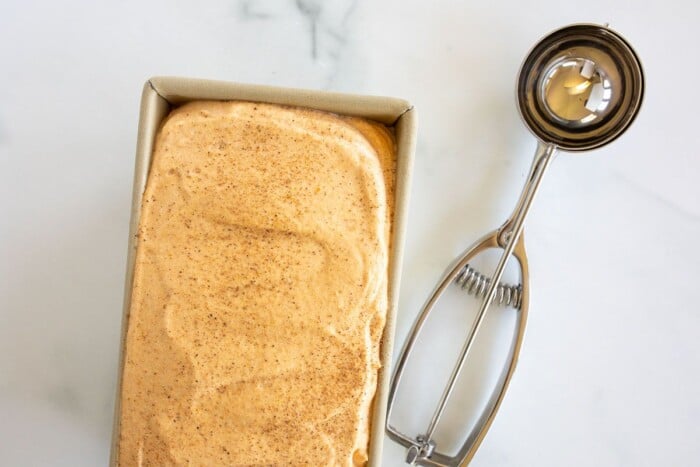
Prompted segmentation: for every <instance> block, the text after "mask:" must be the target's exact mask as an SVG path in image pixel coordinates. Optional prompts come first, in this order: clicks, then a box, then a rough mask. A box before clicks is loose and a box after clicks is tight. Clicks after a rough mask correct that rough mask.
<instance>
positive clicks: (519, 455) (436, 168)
mask: <svg viewBox="0 0 700 467" xmlns="http://www.w3.org/2000/svg"><path fill="white" fill-rule="evenodd" d="M300 4H301V6H300ZM698 19H700V15H699V10H698V7H697V6H696V2H694V1H691V0H688V1H666V2H632V1H616V2H604V1H601V0H591V1H588V2H586V3H585V5H583V4H581V3H580V2H560V1H555V0H541V1H531V2H511V3H510V4H504V3H503V2H483V1H480V2H457V1H440V2H437V1H436V2H425V1H414V0H412V1H386V2H371V1H369V0H358V1H337V2H323V3H322V4H321V3H316V2H313V1H306V2H302V1H300V2H298V3H295V2H294V1H287V0H284V1H282V0H279V1H267V0H265V1H253V0H250V1H243V0H242V1H237V0H227V1H219V0H217V1H211V2H182V1H175V2H173V1H160V2H140V1H120V2H88V1H64V2H53V1H31V0H28V1H19V0H5V1H4V2H3V3H2V4H1V5H0V158H1V159H0V160H1V161H2V171H1V174H2V175H1V177H2V183H0V190H1V196H0V200H1V201H0V203H1V204H0V209H1V211H0V213H1V214H2V217H1V219H2V221H1V223H0V226H1V227H0V239H1V241H0V248H1V251H2V253H1V254H2V256H1V257H2V261H1V262H0V268H1V269H0V414H1V415H0V465H3V466H4V465H7V466H17V465H31V466H35V465H60V466H64V465H65V466H83V465H84V466H94V465H104V464H106V462H107V458H108V449H109V448H108V446H109V438H110V430H111V419H112V403H113V388H114V384H115V377H116V363H117V348H118V335H119V326H120V307H121V297H122V281H123V274H124V254H125V245H126V237H127V222H128V216H129V201H130V196H131V193H130V187H131V177H132V170H133V149H134V144H135V138H136V123H137V117H138V101H139V93H140V89H141V85H142V83H143V82H144V80H145V79H146V78H148V77H149V76H151V75H156V74H158V75H162V74H171V75H183V76H193V77H206V78H218V79H226V80H235V81H242V82H255V83H268V84H275V85H285V86H299V87H310V88H323V89H333V90H338V91H348V92H357V93H371V94H381V95H395V96H399V97H404V98H407V99H409V100H411V101H412V102H414V103H415V105H416V107H417V109H418V111H419V116H420V136H419V144H418V153H417V159H416V166H415V179H414V188H413V194H412V204H411V210H410V219H409V233H408V237H407V249H406V251H407V253H406V257H405V268H404V280H403V287H402V296H401V302H400V315H399V325H398V334H397V339H398V340H399V341H401V340H402V339H403V337H404V336H405V334H406V332H407V330H408V326H409V325H410V323H411V322H412V320H413V317H414V316H415V313H416V311H417V309H418V307H419V306H420V304H421V303H422V301H423V300H424V298H425V297H426V295H427V293H428V292H429V291H430V289H431V288H432V287H433V284H434V282H435V280H436V279H437V278H438V277H439V275H440V274H441V273H442V271H443V268H444V267H445V266H446V264H447V263H449V261H451V259H452V258H453V257H454V256H455V255H456V254H457V253H459V252H460V251H461V250H462V249H464V248H466V247H467V246H468V245H469V244H470V243H471V242H472V241H473V240H475V239H476V238H478V236H480V235H481V234H482V233H484V232H486V231H487V230H489V229H491V228H493V227H496V226H497V225H499V223H500V222H501V221H502V220H503V219H504V218H505V217H506V216H507V214H508V213H509V210H510V208H511V206H512V204H513V203H514V202H515V199H516V196H517V192H518V190H519V189H520V186H521V184H522V182H523V179H524V176H525V174H526V171H527V169H528V166H529V163H530V159H531V152H532V150H533V149H534V142H533V138H532V137H530V136H529V134H528V133H527V131H526V130H525V129H524V128H523V126H522V125H521V124H520V122H519V119H518V117H517V114H516V110H515V105H514V102H513V83H514V79H515V73H516V71H517V69H518V66H519V64H520V61H521V59H522V58H523V56H524V54H525V53H526V52H527V50H528V48H529V47H530V45H531V44H532V43H533V42H534V41H536V40H537V39H538V38H539V37H540V36H541V35H542V34H544V33H546V32H547V31H549V30H551V29H553V28H556V27H559V26H562V25H565V24H567V23H570V22H577V21H593V22H601V23H602V22H610V23H611V25H612V26H613V27H615V28H617V29H618V30H619V31H621V32H622V33H623V34H625V35H626V36H627V38H628V39H629V40H630V41H631V42H632V43H633V44H634V45H635V46H636V48H637V50H638V52H639V54H640V56H641V57H642V59H643V61H644V64H645V67H646V73H647V78H648V88H647V90H648V92H647V97H646V101H645V105H644V108H643V111H642V113H641V115H640V117H639V119H638V120H637V121H636V122H635V124H634V126H633V127H632V128H631V130H630V131H629V133H628V134H626V135H625V136H624V137H623V138H622V139H620V140H619V141H617V142H615V143H614V144H613V145H611V146H609V147H606V148H604V149H602V150H599V151H597V152H596V153H594V154H590V155H575V156H571V155H562V156H559V157H558V158H557V160H556V161H555V164H554V166H553V168H552V170H551V174H550V176H549V177H548V178H547V179H546V180H545V182H544V185H543V187H542V192H541V194H540V196H539V198H538V202H537V205H536V206H535V208H534V210H533V212H532V215H531V217H530V218H529V219H528V223H527V226H526V238H527V242H528V249H529V254H530V259H531V263H530V267H531V274H532V283H531V285H532V302H531V315H530V321H529V327H528V331H527V334H526V340H525V344H524V347H523V351H522V354H521V359H520V365H519V368H518V371H517V373H516V376H515V379H514V381H513V384H512V386H511V389H510V392H509V394H508V395H507V398H506V400H505V402H504V404H503V407H502V409H501V412H500V414H499V416H498V418H497V420H496V422H495V423H494V425H493V428H492V430H491V432H490V433H489V435H488V437H487V438H486V440H485V442H484V444H483V446H482V448H481V450H480V451H479V452H478V454H477V456H476V458H475V459H474V462H473V465H476V466H535V465H537V466H559V465H567V466H591V465H595V466H660V465H668V466H688V465H694V464H697V462H698V459H700V442H699V441H698V440H700V423H698V419H700V376H698V373H699V370H700V339H699V338H698V336H700V331H698V329H699V328H700V313H699V311H700V305H699V303H700V301H699V300H698V284H699V283H700V281H699V280H700V274H698V268H699V267H700V252H699V250H698V249H697V248H696V247H695V244H694V243H695V241H696V240H697V239H698V237H700V188H699V185H698V178H699V177H700V158H699V157H698V153H697V148H698V147H700V131H698V128H697V121H698V116H697V109H698V108H699V107H700V106H699V104H700V103H699V102H698V93H697V90H696V89H695V79H696V77H697V76H700V66H699V65H698V61H697V60H696V59H695V57H696V56H697V53H698V50H697V48H698V46H699V45H700V32H699V31H700V30H699V29H698V28H697V22H698ZM684 78H686V79H687V81H688V84H687V85H686V86H683V83H682V82H680V80H681V79H684ZM460 326H463V327H464V328H465V329H466V322H464V321H457V322H456V323H455V322H452V326H451V327H452V328H453V329H457V330H458V329H461V328H460ZM491 336H492V337H493V336H495V334H493V333H492V335H491ZM497 337H498V336H496V339H495V340H493V339H492V340H493V341H494V342H497V340H498V339H497ZM452 359H453V357H452V356H446V355H437V356H434V357H433V359H432V363H431V364H430V366H428V368H430V371H436V372H440V371H443V372H444V371H445V370H446V369H447V368H448V367H449V365H450V364H451V362H452ZM484 362H488V359H486V356H485V355H482V356H481V363H480V365H481V366H484V364H485V363H484ZM426 371H428V370H426ZM425 391H427V389H426V388H424V387H422V386H420V385H416V386H412V388H411V390H410V393H409V394H408V396H409V397H410V396H413V397H415V398H417V399H421V400H423V401H424V404H423V411H422V412H421V411H420V410H418V411H417V412H416V413H414V414H408V415H404V416H403V417H401V420H403V421H406V422H407V423H410V422H411V421H413V422H416V421H421V420H423V422H422V423H423V424H424V423H425V419H424V418H423V419H420V420H418V418H419V417H418V414H421V413H423V412H426V410H427V409H428V405H431V404H432V402H431V401H430V400H429V397H428V395H427V392H425ZM468 399H469V398H468V397H467V398H460V401H457V404H456V405H457V407H453V408H454V409H455V410H456V411H459V410H465V409H466V406H467V405H468V404H469V400H468ZM460 404H465V406H464V407H458V406H459V405H460ZM419 405H420V404H419ZM455 413H457V412H455ZM421 416H424V415H421ZM447 431H448V437H449V436H453V437H454V434H455V432H454V431H452V432H451V433H450V431H451V429H450V428H449V427H448V430H447ZM402 458H403V452H402V450H401V449H399V448H398V447H396V446H394V445H393V444H392V443H391V442H389V441H387V444H386V449H385V455H384V462H383V465H385V466H397V467H398V466H400V465H402V462H401V460H402Z"/></svg>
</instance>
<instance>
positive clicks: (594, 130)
mask: <svg viewBox="0 0 700 467" xmlns="http://www.w3.org/2000/svg"><path fill="white" fill-rule="evenodd" d="M643 94H644V75H643V72H642V67H641V64H640V62H639V59H638V58H637V55H636V54H635V52H634V51H633V50H632V48H631V47H630V45H629V44H628V43H627V42H626V41H625V40H624V39H623V38H622V36H620V35H619V34H618V33H616V32H614V31H612V30H611V29H609V28H608V27H607V25H605V26H598V25H593V24H575V25H571V26H567V27H565V28H562V29H558V30H556V31H554V32H552V33H550V34H549V35H547V36H546V37H544V38H543V39H542V40H540V42H538V43H537V44H536V45H535V47H534V48H533V49H532V50H531V51H530V53H529V54H528V56H527V58H526V59H525V61H524V62H523V64H522V67H521V69H520V73H519V75H518V81H517V99H518V109H519V111H520V115H521V117H522V119H523V121H524V122H525V125H527V127H528V128H529V129H530V131H531V132H532V133H533V134H534V135H535V137H537V139H538V145H537V150H536V152H535V160H534V162H533V164H532V168H531V169H530V174H529V176H528V179H527V181H526V184H525V187H524V189H523V191H522V194H521V195H520V199H519V200H518V204H517V205H516V207H515V210H514V211H513V214H512V215H511V216H510V217H509V218H508V220H506V222H505V223H504V224H503V225H502V226H501V227H500V228H498V229H496V230H494V231H492V232H490V233H489V234H487V235H486V236H484V237H483V238H482V239H481V240H479V241H478V242H476V243H475V244H474V245H472V246H471V247H470V248H469V249H468V250H467V251H466V252H465V253H463V254H462V255H461V256H460V257H458V258H457V259H456V260H455V262H454V264H453V265H452V266H451V267H450V268H449V269H448V270H447V272H446V273H445V275H444V277H443V279H442V280H441V281H440V282H439V283H438V285H437V287H436V289H435V291H434V292H433V294H432V295H431V296H430V297H429V298H428V301H427V302H426V304H425V305H424V306H423V309H422V310H421V312H420V313H419V315H418V317H417V319H416V322H415V323H414V325H413V328H412V330H411V332H410V333H409V336H408V338H407V340H406V342H405V344H404V348H403V350H402V352H401V354H400V356H399V360H398V362H397V366H396V370H395V371H394V375H393V378H392V383H391V387H390V390H389V404H388V410H387V432H388V434H389V436H390V437H391V438H392V439H393V440H394V441H396V442H398V443H400V444H402V445H404V446H405V447H406V448H407V449H408V451H407V457H406V462H407V463H409V464H411V465H424V466H444V467H456V466H464V465H467V464H468V463H469V461H470V460H471V459H472V457H473V456H474V454H475V453H476V450H477V449H478V447H479V445H480V444H481V441H482V440H483V438H484V436H486V433H487V431H488V429H489V427H490V426H491V423H492V422H493V419H494V417H495V415H496V412H497V411H498V407H499V406H500V404H501V401H502V400H503V397H504V395H505V392H506V389H507V387H508V383H509V381H510V379H511V377H512V376H513V372H514V370H515V365H516V362H517V359H518V354H519V353H520V347H521V344H522V339H523V335H524V331H525V323H526V321H527V313H528V305H529V274H528V264H527V255H526V253H525V243H524V241H523V237H522V231H523V224H524V221H525V218H526V216H527V213H528V211H529V210H530V206H531V205H532V201H533V200H534V197H535V194H536V192H537V189H538V188H539V186H540V182H541V180H542V177H543V175H544V173H545V171H546V169H547V167H548V166H549V163H550V162H551V161H552V159H553V157H554V154H555V153H556V151H557V149H561V150H564V151H571V152H577V151H585V150H589V149H595V148H598V147H600V146H603V145H605V144H607V143H609V142H611V141H612V140H614V139H615V138H617V137H618V136H620V135H621V134H622V133H623V132H624V131H625V130H626V129H627V128H628V127H629V125H630V124H631V123H632V121H633V120H634V118H635V117H636V115H637V113H638V111H639V108H640V105H641V102H642V97H643ZM490 248H497V249H501V250H503V251H502V254H501V257H500V260H499V261H498V264H497V266H496V269H495V270H494V271H493V273H492V274H491V275H484V274H481V273H479V272H478V271H476V270H475V269H474V268H472V267H471V266H470V264H469V263H470V261H471V260H472V259H473V258H474V257H475V256H476V255H478V254H479V253H480V252H482V251H484V250H486V249H490ZM512 257H515V259H516V260H517V261H518V263H519V266H520V284H517V285H509V284H502V283H501V282H500V281H501V278H502V276H503V272H504V270H505V267H506V265H507V263H508V261H509V260H510V259H511V258H512ZM452 284H456V285H457V286H460V287H461V288H462V289H464V290H466V291H467V292H468V293H471V294H472V295H475V296H476V297H478V298H481V299H482V302H481V305H480V306H479V309H478V312H477V314H476V317H475V318H474V321H473V322H472V325H471V328H470V329H469V332H468V334H467V338H466V341H465V343H464V345H463V347H462V350H461V352H460V355H459V357H458V359H457V361H456V363H455V367H454V369H453V371H452V373H451V375H450V378H449V380H448V382H447V386H446V387H445V389H444V391H443V393H442V396H441V397H440V400H439V401H438V404H437V408H436V410H435V412H434V414H433V417H432V419H431V420H430V423H429V425H428V428H427V429H426V430H425V432H423V433H420V434H417V435H415V436H409V435H406V434H404V433H402V432H400V431H399V430H397V429H396V428H395V427H394V426H393V425H392V424H391V419H390V417H391V413H392V409H393V406H394V399H395V397H396V390H397V388H398V386H399V384H400V381H401V376H402V374H403V371H404V368H405V365H406V362H407V360H408V358H409V356H410V354H411V352H412V351H413V347H414V345H415V343H416V339H417V337H418V334H419V333H420V331H421V329H422V327H423V325H424V323H425V322H426V320H427V319H428V316H429V315H430V312H431V311H432V309H433V308H434V306H435V304H436V303H437V301H438V299H439V298H440V297H441V296H442V294H443V293H444V292H445V290H446V289H447V287H448V286H450V285H452ZM494 302H496V303H498V304H500V305H505V306H509V307H511V308H513V309H514V310H515V311H514V312H515V313H517V316H516V325H515V330H514V332H513V337H512V341H511V346H510V349H509V353H508V357H507V359H506V363H505V365H504V368H503V370H502V372H501V374H500V377H499V378H498V380H497V382H496V385H495V387H494V389H493V391H492V393H491V396H490V398H489V400H488V401H487V403H486V405H485V406H484V408H483V410H482V412H481V413H480V414H479V416H478V417H477V420H476V423H475V424H474V425H473V426H472V427H471V429H470V431H469V433H468V435H467V437H466V439H465V441H464V444H463V446H462V447H461V449H459V451H458V452H457V453H456V454H454V455H449V454H446V453H444V452H441V451H440V444H439V443H438V441H437V440H435V439H434V434H435V430H436V428H437V425H438V423H439V422H440V419H441V417H442V415H443V412H444V410H445V407H446V405H447V402H448V400H449V398H450V395H451V394H452V392H453V390H454V388H455V384H456V382H457V378H458V377H459V375H460V373H461V371H462V369H463V368H464V364H465V362H466V359H467V356H468V355H469V352H470V350H471V349H472V347H473V344H474V341H475V339H476V336H477V334H478V332H479V329H480V328H481V325H482V323H483V320H484V317H485V314H486V311H487V310H488V309H489V306H490V305H491V304H492V303H494Z"/></svg>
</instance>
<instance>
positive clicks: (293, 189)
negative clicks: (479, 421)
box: [118, 101, 395, 466]
mask: <svg viewBox="0 0 700 467" xmlns="http://www.w3.org/2000/svg"><path fill="white" fill-rule="evenodd" d="M394 153H395V151H394V141H393V136H392V134H391V133H390V132H389V130H387V129H386V128H385V127H384V126H382V125H379V124H376V123H372V122H369V121H365V120H361V119H355V118H347V117H340V116H336V115H333V114H329V113H323V112H318V111H313V110H307V109H300V108H291V107H283V106H275V105H269V104H259V103H250V102H204V101H202V102H193V103H190V104H187V105H184V106H182V107H179V108H177V109H176V110H174V111H173V112H172V113H171V114H170V116H169V117H168V118H167V120H166V121H165V122H164V124H163V126H162V128H161V130H160V132H159V133H158V136H157V139H156V144H155V150H154V154H153V160H152V165H151V169H150V175H149V178H148V182H147V185H146V191H145V193H144V195H143V202H142V212H141V217H140V224H139V233H138V242H137V243H138V246H137V254H136V263H135V272H134V282H133V290H132V299H131V309H130V313H129V317H128V331H127V340H126V347H125V348H126V350H125V352H126V353H125V363H124V372H123V381H122V393H121V400H122V402H121V409H120V410H121V413H120V437H119V450H118V462H119V465H123V466H135V465H212V466H214V465H216V466H219V465H221V466H223V465H227V466H250V465H275V466H281V465H312V466H356V465H364V464H365V463H366V461H367V449H368V440H369V435H370V425H369V420H370V412H371V406H372V399H373V397H374V393H375V389H376V384H377V371H378V369H379V364H380V363H379V345H380V340H381V336H382V332H383V329H384V323H385V315H386V311H387V268H388V254H389V246H390V245H389V233H390V229H391V219H392V213H393V206H392V201H393V197H394V173H395V154H394ZM378 436H382V434H381V433H380V434H378Z"/></svg>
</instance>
